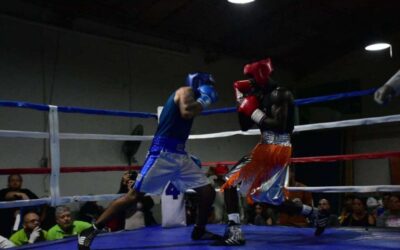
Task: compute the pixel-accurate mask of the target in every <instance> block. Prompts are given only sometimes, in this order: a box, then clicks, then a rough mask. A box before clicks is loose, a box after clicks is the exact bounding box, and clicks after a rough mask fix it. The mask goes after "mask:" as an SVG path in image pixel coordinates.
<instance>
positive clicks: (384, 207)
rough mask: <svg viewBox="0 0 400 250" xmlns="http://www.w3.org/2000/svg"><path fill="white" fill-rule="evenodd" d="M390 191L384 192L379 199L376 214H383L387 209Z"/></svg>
mask: <svg viewBox="0 0 400 250" xmlns="http://www.w3.org/2000/svg"><path fill="white" fill-rule="evenodd" d="M390 195H391V194H390V193H384V194H383V195H382V199H381V200H380V203H381V204H380V206H379V207H378V209H377V211H376V215H377V216H380V215H381V214H383V213H384V212H385V211H387V209H388V207H389V198H390Z"/></svg>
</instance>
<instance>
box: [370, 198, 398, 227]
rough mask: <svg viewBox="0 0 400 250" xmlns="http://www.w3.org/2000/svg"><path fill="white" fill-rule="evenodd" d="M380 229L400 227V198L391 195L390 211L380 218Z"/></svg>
mask: <svg viewBox="0 0 400 250" xmlns="http://www.w3.org/2000/svg"><path fill="white" fill-rule="evenodd" d="M376 225H377V226H378V227H400V196H399V195H394V194H393V195H391V196H390V198H389V205H388V210H386V211H385V212H384V213H383V214H382V215H381V216H379V217H378V220H377V222H376Z"/></svg>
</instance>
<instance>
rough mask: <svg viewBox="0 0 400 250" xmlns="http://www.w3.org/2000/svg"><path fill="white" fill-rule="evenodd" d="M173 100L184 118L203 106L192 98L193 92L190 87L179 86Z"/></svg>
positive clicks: (199, 110) (191, 116) (195, 113)
mask: <svg viewBox="0 0 400 250" xmlns="http://www.w3.org/2000/svg"><path fill="white" fill-rule="evenodd" d="M174 101H175V103H176V104H177V105H178V106H179V110H180V112H181V116H182V118H184V119H191V118H193V117H195V116H196V115H198V114H199V113H200V112H201V111H202V110H203V106H202V105H201V104H200V103H199V102H197V101H196V100H195V99H194V93H193V90H192V89H191V88H190V87H181V88H179V89H178V90H177V91H176V93H175V98H174Z"/></svg>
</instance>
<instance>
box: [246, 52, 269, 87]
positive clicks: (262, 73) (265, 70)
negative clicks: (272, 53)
mask: <svg viewBox="0 0 400 250" xmlns="http://www.w3.org/2000/svg"><path fill="white" fill-rule="evenodd" d="M272 71H273V68H272V63H271V59H270V58H267V59H264V60H261V61H258V62H254V63H249V64H246V65H245V66H244V68H243V74H245V75H248V76H251V77H253V78H254V80H255V82H256V84H257V85H259V86H260V87H265V86H266V85H267V84H268V80H269V76H270V75H271V73H272Z"/></svg>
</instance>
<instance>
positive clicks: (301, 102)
mask: <svg viewBox="0 0 400 250" xmlns="http://www.w3.org/2000/svg"><path fill="white" fill-rule="evenodd" d="M376 89H377V88H372V89H367V90H360V91H352V92H344V93H338V94H333V95H325V96H317V97H309V98H302V99H297V100H295V105H297V106H302V105H307V104H313V103H321V102H328V101H334V100H339V99H346V98H351V97H358V96H364V95H371V94H373V93H374V92H375V91H376ZM0 106H3V107H18V108H27V109H35V110H40V111H49V105H44V104H36V103H29V102H18V101H1V100H0ZM57 108H58V111H59V112H63V113H81V114H90V115H110V116H123V117H138V118H155V119H157V114H154V113H145V112H128V111H116V110H102V109H89V108H78V107H67V106H58V107H57ZM234 112H236V107H228V108H219V109H210V110H206V111H204V112H202V113H201V114H202V115H212V114H224V113H234Z"/></svg>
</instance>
